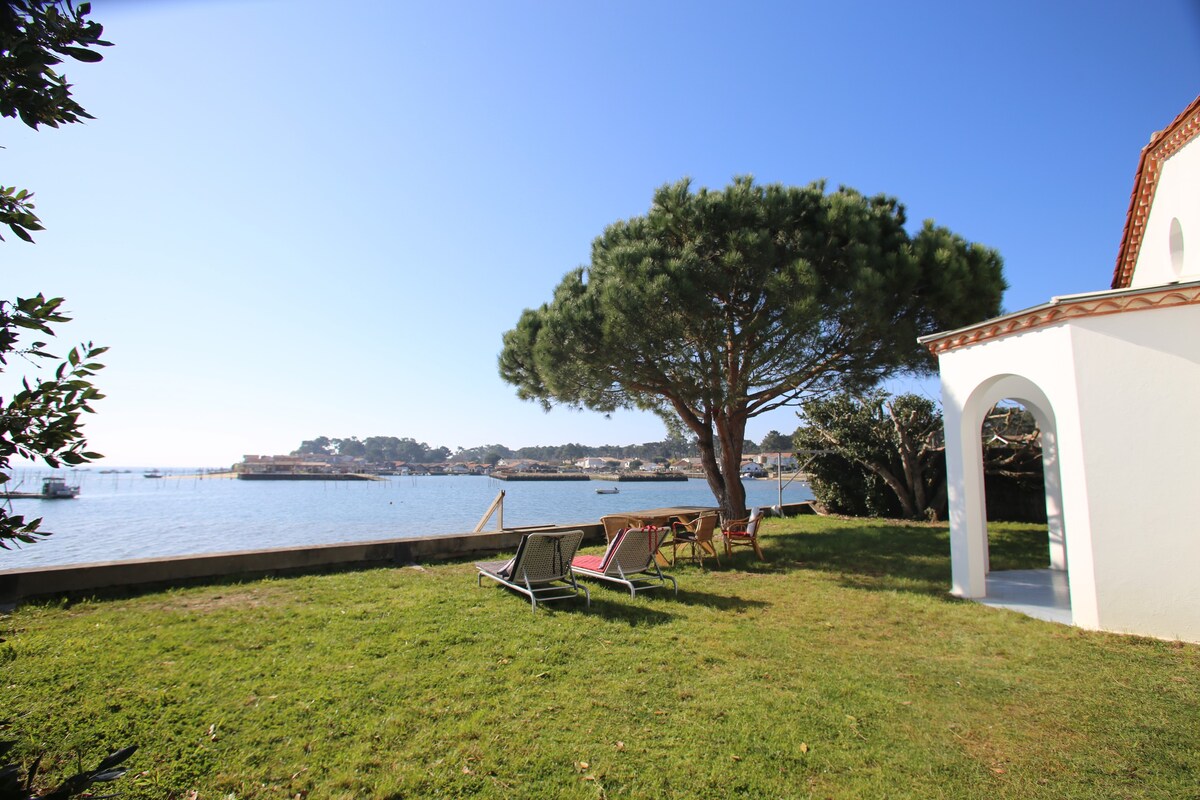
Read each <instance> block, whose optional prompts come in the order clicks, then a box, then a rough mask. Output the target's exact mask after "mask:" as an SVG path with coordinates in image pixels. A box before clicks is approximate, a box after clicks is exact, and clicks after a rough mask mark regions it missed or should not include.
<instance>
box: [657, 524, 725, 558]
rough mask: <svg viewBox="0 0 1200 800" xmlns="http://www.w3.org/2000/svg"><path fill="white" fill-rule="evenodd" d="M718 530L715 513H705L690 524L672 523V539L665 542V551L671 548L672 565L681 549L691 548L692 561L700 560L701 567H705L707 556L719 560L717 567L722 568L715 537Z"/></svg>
mask: <svg viewBox="0 0 1200 800" xmlns="http://www.w3.org/2000/svg"><path fill="white" fill-rule="evenodd" d="M716 528H717V515H716V513H715V512H705V513H703V514H700V515H699V516H697V517H696V518H695V519H693V520H691V521H689V522H684V521H682V520H678V521H676V522H673V523H671V538H670V539H668V540H667V541H665V542H663V544H662V546H663V549H664V550H665V549H666V548H667V547H668V546H670V548H671V563H672V564H674V563H675V559H676V557H677V556H678V555H679V548H681V547H690V548H691V550H692V560H693V561H696V560H697V559H699V561H700V566H704V556H705V555H706V554H707V555H710V556H712V557H713V558H715V559H717V566H720V565H721V557H720V556H719V555H717V546H716V544H715V543H714V536H713V535H714V533H715V532H716Z"/></svg>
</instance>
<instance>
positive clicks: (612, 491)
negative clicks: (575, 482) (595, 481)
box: [596, 486, 621, 494]
mask: <svg viewBox="0 0 1200 800" xmlns="http://www.w3.org/2000/svg"><path fill="white" fill-rule="evenodd" d="M620 493H621V490H620V489H618V488H617V487H615V486H614V487H612V488H611V489H597V490H596V494H620Z"/></svg>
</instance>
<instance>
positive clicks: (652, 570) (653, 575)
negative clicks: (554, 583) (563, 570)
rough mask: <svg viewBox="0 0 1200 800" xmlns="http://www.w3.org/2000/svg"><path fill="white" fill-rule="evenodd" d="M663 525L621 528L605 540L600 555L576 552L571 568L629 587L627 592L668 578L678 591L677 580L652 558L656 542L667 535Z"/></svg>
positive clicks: (658, 584)
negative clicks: (577, 553) (605, 548)
mask: <svg viewBox="0 0 1200 800" xmlns="http://www.w3.org/2000/svg"><path fill="white" fill-rule="evenodd" d="M667 532H668V531H667V529H666V528H652V527H646V528H628V529H626V530H623V531H620V532H618V533H617V535H616V536H614V537H613V538H612V541H610V542H609V543H608V549H607V550H605V551H604V555H601V556H588V555H584V556H575V558H574V559H573V560H572V561H571V571H572V572H574V573H575V574H576V575H578V576H580V577H583V578H595V579H596V580H601V581H611V582H612V583H619V584H621V585H622V586H625V587H628V589H629V594H630V596H637V593H638V592H641V591H645V590H646V589H659V588H662V587H663V586H666V585H667V581H670V582H671V583H672V585H673V586H674V587H675V594H679V583H678V582H677V581H676V580H675V579H674V578H672V577H671V576H670V575H664V574H663V572H662V570H661V569H659V568H658V564H657V563H656V562H655V560H654V554H655V553H657V552H658V548H659V545H661V544H662V540H663V539H664V538H665V537H666V535H667Z"/></svg>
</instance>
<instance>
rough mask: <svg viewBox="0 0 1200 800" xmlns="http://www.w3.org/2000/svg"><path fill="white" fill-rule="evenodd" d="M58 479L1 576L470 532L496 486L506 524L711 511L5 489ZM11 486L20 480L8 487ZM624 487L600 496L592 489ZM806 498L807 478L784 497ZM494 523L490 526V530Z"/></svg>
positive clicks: (274, 489) (521, 497)
mask: <svg viewBox="0 0 1200 800" xmlns="http://www.w3.org/2000/svg"><path fill="white" fill-rule="evenodd" d="M53 474H58V475H65V476H66V477H67V480H68V483H72V484H78V485H79V486H80V488H81V491H80V494H79V496H78V497H76V498H74V499H72V500H21V499H13V500H10V501H8V502H9V503H10V504H11V513H14V514H24V515H25V516H26V517H42V519H43V522H42V528H43V529H44V530H48V531H52V532H53V535H52V536H49V537H47V538H46V539H44V540H42V541H39V542H37V543H36V544H31V545H22V546H21V547H20V548H19V549H11V550H0V570H9V569H27V568H32V567H46V566H57V565H64V564H87V563H94V562H99V561H125V560H130V559H137V558H158V557H163V556H178V555H194V554H200V553H226V552H236V551H239V550H257V549H261V548H269V547H294V546H300V545H318V544H335V543H339V542H361V541H376V540H383V539H398V538H404V537H414V536H427V535H431V534H441V533H466V532H469V531H471V530H473V529H474V528H475V526H476V524H477V523H478V522H479V520H480V517H482V516H483V514H484V512H486V511H487V509H488V506H490V505H491V503H492V501H493V500H494V499H495V497H496V495H497V493H498V492H500V490H504V491H505V492H506V496H505V500H504V525H505V526H506V527H518V526H526V525H546V524H574V523H584V522H596V521H597V520H599V519H600V517H601V516H602V515H604V514H620V513H625V512H631V511H641V510H648V509H653V508H663V507H668V506H715V505H716V500H715V499H714V498H713V495H712V492H711V491H710V490H709V488H708V484H707V483H706V482H705V481H703V480H698V479H691V480H688V481H687V482H645V483H634V482H624V483H613V482H609V481H511V482H510V481H500V480H496V479H493V478H488V477H482V476H467V475H464V476H420V477H389V478H385V479H383V480H379V481H241V480H234V479H231V478H214V477H200V476H196V475H194V474H183V473H181V472H179V471H176V472H175V473H174V474H172V472H171V471H164V472H163V474H164V477H163V478H159V479H152V478H145V477H143V474H142V471H141V470H135V471H131V472H124V473H113V474H101V473H99V472H96V471H90V470H89V471H84V470H78V471H72V472H70V473H69V474H67V473H65V472H62V471H58V472H55V471H50V470H40V471H39V470H33V469H30V470H19V471H18V472H17V474H16V475H14V481H13V483H10V484H9V487H10V488H12V489H20V490H23V491H38V490H39V489H40V487H41V479H42V478H43V477H46V476H49V475H53ZM16 484H19V486H18V485H16ZM744 485H745V487H746V505H747V506H748V507H751V508H753V507H756V506H773V505H775V504H776V503H777V502H778V501H779V493H778V487H777V484H776V482H775V481H773V480H746V481H745V483H744ZM613 487H618V488H619V489H620V492H619V494H597V493H596V489H597V488H613ZM810 499H812V493H811V492H810V491H809V489H808V486H807V485H805V484H803V483H799V482H796V483H792V484H790V485H788V486H785V487H784V490H783V502H784V503H785V504H786V503H799V502H803V501H804V500H810ZM496 522H497V521H496V518H495V517H493V518H492V519H491V520H490V521H489V523H488V525H487V526H486V529H487V530H495V529H496Z"/></svg>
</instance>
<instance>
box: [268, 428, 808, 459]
mask: <svg viewBox="0 0 1200 800" xmlns="http://www.w3.org/2000/svg"><path fill="white" fill-rule="evenodd" d="M791 446H792V445H791V438H790V437H788V436H785V435H784V434H781V433H780V432H779V431H771V432H770V433H768V434H767V435H766V436H765V437H764V438H763V440H762V444H761V445H760V444H756V443H755V442H753V441H750V440H749V439H747V440H746V441H745V442H744V445H743V450H744V452H746V453H757V452H760V451H761V452H770V453H774V452H779V451H785V452H786V451H789V450H790V449H791ZM291 454H292V455H294V456H310V455H311V456H350V457H355V458H363V459H366V460H367V461H368V462H371V463H384V462H391V461H404V462H407V463H412V464H435V463H440V462H444V461H462V462H474V463H479V464H490V465H492V466H495V465H496V464H498V463H499V462H500V461H501V460H502V459H530V460H532V461H546V462H551V463H559V462H565V461H575V460H578V459H581V458H590V457H600V456H607V457H609V458H620V459H639V460H641V461H643V462H654V461H658V462H662V461H669V460H673V459H677V458H696V457H698V456H699V455H700V449H699V447H698V446H697V444H696V442H695V440H694V439H690V438H687V437H684V436H668V437H667V438H666V439H663V440H662V441H659V442H645V443H643V444H627V445H614V444H606V445H599V446H591V445H584V444H578V443H575V442H572V443H569V444H559V445H535V446H531V447H520V448H517V449H515V450H514V449H512V448H510V447H507V446H505V445H502V444H483V445H479V446H477V447H467V448H464V447H460V448H458V449H457V450H454V451H453V452H452V451H451V450H450V448H448V447H430V446H429V445H428V444H426V443H425V442H418V441H416V440H415V439H411V438H407V437H406V438H403V439H400V438H397V437H395V436H368V437H367V438H365V439H359V438H358V437H356V436H351V437H349V438H345V439H335V438H330V437H328V436H318V437H317V438H315V439H306V440H305V441H303V442H301V443H300V446H299V447H298V448H297V449H295V450H293V451H292V453H291Z"/></svg>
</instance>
